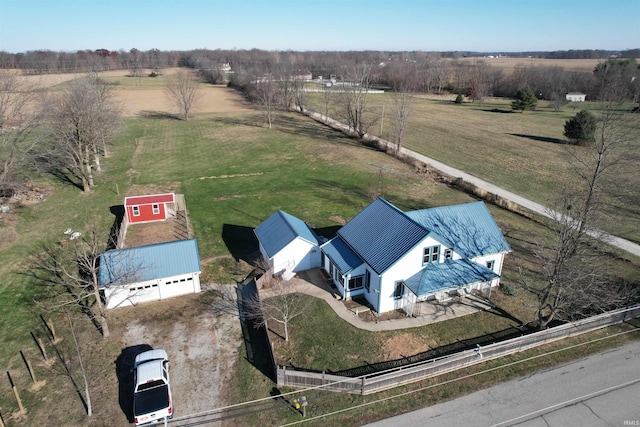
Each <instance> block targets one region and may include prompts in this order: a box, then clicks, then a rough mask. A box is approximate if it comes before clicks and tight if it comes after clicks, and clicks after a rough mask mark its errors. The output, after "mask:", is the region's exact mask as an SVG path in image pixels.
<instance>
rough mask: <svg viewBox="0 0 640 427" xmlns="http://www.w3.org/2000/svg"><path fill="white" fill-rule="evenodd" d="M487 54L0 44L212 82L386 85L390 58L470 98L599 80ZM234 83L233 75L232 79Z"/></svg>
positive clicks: (433, 86)
mask: <svg viewBox="0 0 640 427" xmlns="http://www.w3.org/2000/svg"><path fill="white" fill-rule="evenodd" d="M472 56H473V57H478V56H487V55H486V54H485V53H478V52H424V51H412V52H387V51H344V52H334V51H306V52H297V51H265V50H259V49H251V50H221V49H218V50H209V49H196V50H190V51H161V50H158V49H150V50H147V51H142V50H138V49H135V48H134V49H130V50H128V51H125V50H122V49H121V50H118V51H110V50H107V49H96V50H81V51H76V52H56V51H48V50H37V51H29V52H24V53H8V52H0V68H4V69H20V70H22V71H23V72H24V73H33V74H44V73H67V72H83V73H86V72H101V71H108V70H120V69H122V70H129V72H130V75H132V76H139V75H141V73H144V72H149V70H158V69H162V68H167V67H189V68H192V69H196V70H199V71H200V72H201V74H202V75H203V76H204V77H205V78H206V80H207V81H209V82H211V83H223V82H226V81H225V75H224V73H223V72H222V67H223V65H224V64H228V66H229V67H231V69H232V70H233V72H234V74H232V75H231V76H230V79H231V80H237V79H238V77H237V75H246V74H250V75H256V74H258V73H273V72H275V71H277V70H281V69H286V70H288V72H290V73H291V72H296V71H301V70H302V71H308V72H310V73H311V74H312V75H313V76H314V77H316V76H319V75H321V76H329V75H338V76H340V74H341V73H342V72H343V70H345V69H352V68H353V67H354V66H358V65H361V64H373V65H376V67H375V69H373V70H372V73H371V84H373V85H381V86H386V87H390V86H391V82H390V77H389V72H388V71H387V70H386V67H387V66H388V65H390V64H399V63H409V64H413V66H415V68H416V72H417V74H418V76H419V78H418V84H417V87H416V90H418V91H421V92H427V93H442V92H450V93H457V94H463V95H469V96H471V97H473V98H476V97H480V98H483V97H484V96H498V97H514V96H515V95H516V93H517V92H518V90H521V89H522V88H524V87H529V88H531V89H532V90H533V91H534V93H535V94H536V96H537V97H538V98H541V99H546V100H553V99H556V98H559V97H563V96H564V94H565V93H567V92H570V91H573V92H583V93H585V94H587V97H588V99H593V98H594V97H595V96H596V95H597V90H598V85H597V82H595V81H594V80H593V78H592V75H591V73H588V72H581V71H572V70H567V69H565V68H563V67H561V66H535V65H526V64H522V65H518V66H517V67H516V69H515V70H514V72H513V73H505V72H504V71H503V70H502V69H499V68H496V67H493V66H492V65H491V64H490V60H489V59H485V60H482V59H470V58H469V57H472ZM508 56H510V57H516V58H523V59H529V58H551V59H565V58H568V59H577V58H589V59H594V58H602V61H603V62H605V61H606V60H607V59H609V58H622V59H625V58H628V59H632V58H637V57H640V49H629V50H626V51H619V52H618V51H616V52H614V51H602V50H569V51H554V52H519V53H509V54H508ZM236 83H238V82H236Z"/></svg>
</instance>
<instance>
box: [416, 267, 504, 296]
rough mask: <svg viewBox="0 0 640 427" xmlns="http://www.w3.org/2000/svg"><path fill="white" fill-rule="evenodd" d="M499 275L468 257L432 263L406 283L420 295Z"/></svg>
mask: <svg viewBox="0 0 640 427" xmlns="http://www.w3.org/2000/svg"><path fill="white" fill-rule="evenodd" d="M496 277H499V276H498V275H497V274H496V273H494V272H493V271H492V270H489V269H488V268H487V267H485V266H483V265H480V264H476V263H475V262H472V261H468V260H466V259H459V260H456V261H453V260H449V261H446V262H442V263H430V264H427V266H426V267H425V268H423V269H422V270H420V271H419V272H418V273H416V274H414V275H413V276H411V277H410V278H409V279H407V280H405V281H404V284H405V285H406V286H407V288H409V289H410V290H411V292H413V293H414V294H416V295H417V296H418V297H422V296H425V295H429V294H432V293H434V292H438V291H441V290H445V289H451V288H458V287H461V286H464V285H469V284H472V283H478V282H486V281H488V280H491V279H493V278H496Z"/></svg>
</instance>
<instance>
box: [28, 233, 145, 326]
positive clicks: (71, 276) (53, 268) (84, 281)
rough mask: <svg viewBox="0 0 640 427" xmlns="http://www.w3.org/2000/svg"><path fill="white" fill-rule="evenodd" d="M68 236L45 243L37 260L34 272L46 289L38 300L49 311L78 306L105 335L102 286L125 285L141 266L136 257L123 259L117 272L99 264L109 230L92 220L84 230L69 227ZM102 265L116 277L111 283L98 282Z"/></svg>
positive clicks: (104, 296)
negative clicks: (58, 241) (127, 260)
mask: <svg viewBox="0 0 640 427" xmlns="http://www.w3.org/2000/svg"><path fill="white" fill-rule="evenodd" d="M68 235H69V238H68V239H65V240H63V241H62V242H61V244H55V245H48V246H45V247H44V248H43V250H42V252H41V253H40V254H39V255H38V257H37V259H36V262H35V266H36V270H35V273H34V274H35V276H36V279H37V281H38V283H39V284H40V285H41V286H43V287H45V288H46V289H47V292H45V299H44V300H42V301H41V303H42V304H43V305H45V307H47V308H49V309H51V310H58V309H63V308H66V307H69V306H76V307H79V308H80V310H81V311H82V312H83V313H84V314H85V315H87V316H88V317H89V318H90V319H91V321H92V322H94V324H95V325H96V327H97V328H98V329H99V330H100V332H101V333H102V336H103V337H104V338H107V337H108V336H109V324H108V321H107V307H108V305H109V300H108V296H107V295H105V293H103V292H102V291H101V287H102V286H120V287H124V286H126V285H127V284H129V283H132V282H135V280H136V277H138V275H139V274H140V272H141V269H142V267H143V266H141V265H140V263H139V262H138V261H136V260H129V262H125V260H123V262H122V263H121V266H123V267H122V268H121V269H120V270H119V271H117V269H114V268H113V266H101V265H100V254H101V253H102V252H103V251H104V250H105V248H106V247H107V243H108V233H106V232H103V231H102V228H100V227H99V226H98V224H97V223H96V222H95V221H93V222H91V223H90V225H89V226H88V227H87V230H86V231H85V232H84V233H83V232H71V231H70V230H69V232H68ZM101 268H109V269H110V270H109V271H110V273H112V276H114V277H116V279H114V281H113V283H109V284H105V283H101V282H100V274H101V273H100V271H101Z"/></svg>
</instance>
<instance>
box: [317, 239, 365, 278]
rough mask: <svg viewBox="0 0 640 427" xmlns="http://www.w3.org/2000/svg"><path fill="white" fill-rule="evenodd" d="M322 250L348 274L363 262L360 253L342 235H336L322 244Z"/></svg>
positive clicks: (341, 270)
mask: <svg viewBox="0 0 640 427" xmlns="http://www.w3.org/2000/svg"><path fill="white" fill-rule="evenodd" d="M322 252H324V253H325V255H327V256H328V257H329V258H331V260H332V261H333V263H334V264H335V265H336V267H338V270H340V272H341V273H342V274H348V273H349V272H350V271H351V270H353V269H355V268H357V267H360V266H361V265H362V263H363V261H362V259H360V257H359V256H358V254H356V253H355V252H354V251H352V250H351V248H350V247H349V245H347V244H346V243H345V241H344V240H342V238H341V237H340V236H336V237H334V238H333V239H331V240H330V241H329V242H327V243H325V244H324V245H323V246H322Z"/></svg>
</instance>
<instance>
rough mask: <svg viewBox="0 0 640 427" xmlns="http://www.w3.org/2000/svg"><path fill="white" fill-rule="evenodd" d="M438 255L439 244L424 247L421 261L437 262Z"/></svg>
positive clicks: (424, 262) (427, 262)
mask: <svg viewBox="0 0 640 427" xmlns="http://www.w3.org/2000/svg"><path fill="white" fill-rule="evenodd" d="M439 256H440V246H431V247H428V248H424V255H423V256H422V263H423V264H429V263H430V262H438V259H439Z"/></svg>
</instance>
